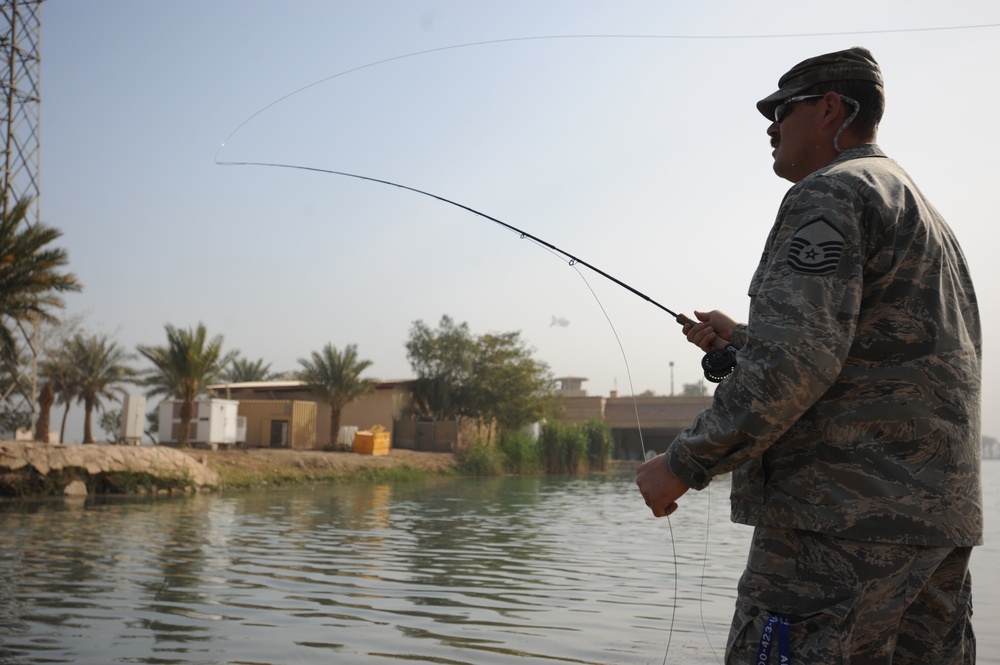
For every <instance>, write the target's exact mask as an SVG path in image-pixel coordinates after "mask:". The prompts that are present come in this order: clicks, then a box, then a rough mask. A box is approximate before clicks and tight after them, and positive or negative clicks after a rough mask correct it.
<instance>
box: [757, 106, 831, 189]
mask: <svg viewBox="0 0 1000 665" xmlns="http://www.w3.org/2000/svg"><path fill="white" fill-rule="evenodd" d="M819 101H820V99H806V100H802V101H795V102H791V103H789V104H787V105H786V107H785V109H784V115H782V116H781V117H780V120H779V121H777V122H772V123H771V125H770V126H769V127H768V128H767V135H768V136H770V137H771V147H773V148H774V151H773V152H772V153H771V156H772V157H774V165H773V167H772V168H773V169H774V172H775V173H776V174H777V175H778V176H780V177H782V178H784V179H785V180H788V181H790V182H798V181H800V180H802V179H803V178H805V177H806V176H807V175H809V174H810V173H812V172H813V171H816V170H817V169H819V168H821V167H822V166H824V165H825V162H824V161H823V160H824V159H825V157H822V156H821V155H820V152H821V149H822V145H821V144H820V141H822V139H821V137H820V135H819V133H818V132H817V131H816V129H817V127H818V123H819V122H820V121H821V119H822V118H821V115H820V114H821V113H822V112H823V109H822V104H819V103H818V102H819Z"/></svg>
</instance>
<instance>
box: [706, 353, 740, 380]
mask: <svg viewBox="0 0 1000 665" xmlns="http://www.w3.org/2000/svg"><path fill="white" fill-rule="evenodd" d="M736 350H737V349H736V347H735V346H732V345H729V346H727V347H726V348H724V349H712V350H711V351H709V352H708V353H706V354H705V356H704V357H703V358H702V359H701V368H702V369H703V370H705V378H706V379H708V380H709V381H711V382H712V383H719V382H720V381H722V380H723V379H724V378H726V377H727V376H729V375H730V374H732V373H733V370H734V369H735V368H736Z"/></svg>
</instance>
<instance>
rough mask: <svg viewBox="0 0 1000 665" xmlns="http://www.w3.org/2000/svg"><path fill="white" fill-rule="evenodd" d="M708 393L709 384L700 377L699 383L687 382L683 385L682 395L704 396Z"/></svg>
mask: <svg viewBox="0 0 1000 665" xmlns="http://www.w3.org/2000/svg"><path fill="white" fill-rule="evenodd" d="M707 394H708V386H706V385H705V381H704V380H701V379H699V380H698V383H685V384H684V385H683V386H681V395H684V396H687V397H704V396H705V395H707Z"/></svg>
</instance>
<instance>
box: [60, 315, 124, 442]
mask: <svg viewBox="0 0 1000 665" xmlns="http://www.w3.org/2000/svg"><path fill="white" fill-rule="evenodd" d="M67 354H68V355H69V357H70V358H71V359H72V363H73V367H74V368H75V374H76V389H77V394H78V397H77V400H78V401H79V402H81V403H83V442H84V443H94V432H93V413H94V409H95V408H100V406H101V400H102V399H103V398H108V399H110V400H114V401H117V400H118V395H117V394H116V393H115V389H116V388H118V389H121V385H122V384H123V383H131V382H134V381H135V380H136V377H137V376H138V374H137V372H136V371H135V370H134V369H132V368H131V367H129V366H128V364H127V363H128V361H129V360H132V359H133V358H135V356H134V355H132V354H130V353H127V352H126V351H125V349H123V348H122V347H120V346H118V344H117V343H116V342H114V341H111V340H110V339H108V337H107V335H91V336H89V337H84V336H83V335H81V334H79V333H77V334H76V335H74V336H73V339H71V340H70V343H69V347H68V349H67Z"/></svg>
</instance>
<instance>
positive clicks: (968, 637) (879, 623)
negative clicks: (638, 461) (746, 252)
mask: <svg viewBox="0 0 1000 665" xmlns="http://www.w3.org/2000/svg"><path fill="white" fill-rule="evenodd" d="M778 87H779V90H778V91H777V92H775V93H774V94H772V95H769V96H768V97H765V98H764V99H762V100H761V101H760V102H758V103H757V108H758V110H759V111H760V112H761V113H762V114H763V115H764V116H765V117H766V118H767V119H768V120H770V121H771V125H770V126H769V127H768V130H767V133H768V135H769V136H770V137H771V145H772V146H773V148H774V152H773V158H774V167H773V168H774V171H775V173H776V174H777V175H779V176H781V177H783V178H785V179H787V180H789V181H791V182H793V183H795V184H794V185H793V186H792V187H791V189H789V190H788V193H787V194H786V195H785V198H784V200H783V201H782V203H781V207H780V209H779V210H778V215H777V219H776V221H775V223H774V226H773V228H772V229H771V233H770V235H769V236H768V238H767V241H766V244H765V248H764V254H763V256H762V258H761V262H760V266H759V267H758V268H757V271H756V273H755V274H754V276H753V279H752V280H751V283H750V291H749V295H750V299H751V304H750V313H749V319H748V324H747V325H741V324H736V323H735V322H734V321H733V320H732V319H731V318H729V317H728V316H726V315H725V314H723V313H721V312H718V311H713V312H696V313H695V315H696V317H697V319H698V321H697V322H692V321H690V320H688V321H687V323H686V324H685V325H684V332H685V334H686V335H687V338H688V339H689V340H690V341H691V342H693V343H695V344H697V345H698V346H700V347H701V348H702V349H703V350H705V351H708V350H710V349H712V348H716V347H719V346H726V345H731V346H732V347H735V348H736V349H738V351H737V353H736V361H737V364H736V367H735V369H734V370H733V372H732V373H731V374H730V375H729V376H728V377H727V378H725V379H724V380H723V381H722V382H721V383H720V384H719V386H718V388H717V390H716V392H715V397H714V398H713V400H712V405H711V407H710V408H708V409H706V410H705V411H704V412H703V413H701V414H700V415H699V416H698V417H697V418H696V419H695V421H694V423H693V424H692V425H691V427H690V428H689V429H687V430H685V431H683V432H681V433H680V434H679V435H678V436H677V438H676V439H675V440H674V441H673V443H672V444H671V445H670V447H669V448H668V450H667V452H666V453H665V454H664V455H660V456H658V457H656V458H654V459H652V460H650V461H648V462H645V463H644V464H643V465H642V466H640V467H639V470H638V473H637V484H638V485H639V488H640V490H641V491H642V494H643V497H644V498H645V499H646V503H647V504H648V505H649V506H650V508H651V509H652V511H653V514H654V515H656V516H658V517H662V516H664V515H669V514H670V513H672V512H673V511H674V510H675V509H676V508H677V503H676V501H677V500H678V499H679V498H680V497H681V495H683V494H684V492H686V491H687V490H688V489H689V488H691V487H693V488H695V489H699V490H700V489H702V488H704V487H706V486H707V485H708V484H709V482H710V481H711V479H712V478H713V477H714V476H717V475H719V474H723V473H727V472H730V471H731V472H733V478H732V488H733V489H732V518H733V520H734V521H736V522H742V523H744V524H750V525H753V526H754V527H755V530H754V537H753V541H752V545H751V550H750V555H749V558H748V561H747V567H746V570H745V572H744V574H743V576H742V578H741V580H740V583H739V589H738V599H737V604H736V613H735V616H734V619H733V625H732V629H731V632H730V636H729V644H728V647H727V656H726V658H727V661H726V662H727V663H761V664H762V663H765V662H768V661H770V662H787V661H788V659H790V660H791V662H794V663H796V665H799V664H805V665H817V664H823V665H826V664H833V663H851V664H852V665H858V664H859V663H865V664H868V663H880V664H881V663H884V664H889V663H892V665H900V664H911V663H913V664H915V663H928V664H936V665H937V664H952V663H955V664H957V663H972V662H974V661H975V638H974V636H973V633H972V628H971V622H970V617H971V614H972V609H971V608H972V603H971V589H970V586H971V582H970V579H969V574H968V561H969V555H970V552H971V548H972V546H974V545H978V544H981V541H982V499H981V486H980V369H981V348H982V347H981V331H980V324H979V310H978V305H977V302H976V296H975V293H974V290H973V286H972V281H971V278H970V276H969V270H968V267H967V266H966V262H965V258H964V256H963V255H962V251H961V249H960V248H959V245H958V242H957V241H956V240H955V237H954V236H953V235H952V232H951V230H950V229H949V228H948V226H947V224H946V223H945V221H944V220H943V219H942V217H941V215H940V214H939V213H938V212H937V210H935V209H934V207H933V206H931V204H930V203H928V202H927V200H926V199H925V198H924V196H923V195H922V194H921V192H920V191H919V190H918V189H917V187H916V186H915V185H914V184H913V181H912V180H911V179H910V177H909V176H908V175H907V174H906V173H905V172H904V171H903V169H901V168H900V167H899V165H897V164H896V163H895V162H893V161H891V160H890V159H888V158H887V157H886V156H885V154H884V153H883V152H882V151H881V150H880V149H879V147H878V146H877V145H876V144H875V137H876V130H877V127H878V123H879V121H880V119H881V116H882V110H883V108H884V97H883V91H882V74H881V71H880V70H879V66H878V64H877V63H876V62H875V60H874V59H873V58H872V55H871V53H869V52H868V51H867V50H865V49H863V48H852V49H848V50H846V51H840V52H836V53H830V54H826V55H821V56H818V57H815V58H810V59H808V60H806V61H804V62H802V63H799V64H798V65H796V66H795V67H793V68H792V69H791V70H790V71H789V72H788V73H786V74H785V75H784V76H782V77H781V79H780V80H779V82H778ZM679 320H681V321H682V323H683V322H684V321H683V320H682V319H680V318H679ZM772 645H773V646H772ZM772 650H773V651H775V652H776V653H778V655H779V656H780V657H779V658H775V659H773V660H772V659H771V655H772V654H771V653H770V651H772Z"/></svg>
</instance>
